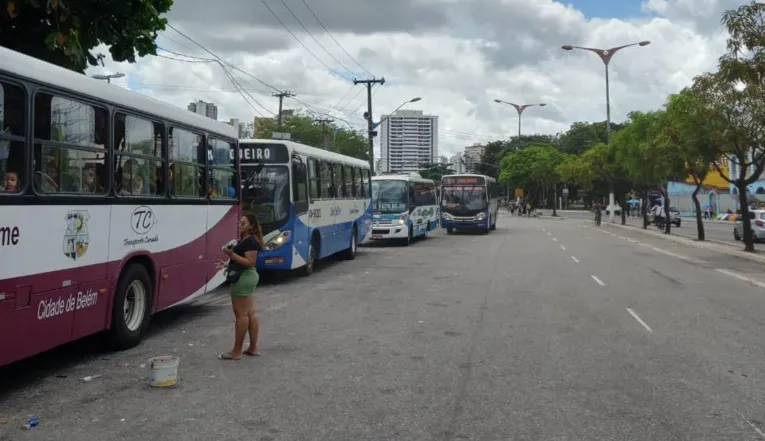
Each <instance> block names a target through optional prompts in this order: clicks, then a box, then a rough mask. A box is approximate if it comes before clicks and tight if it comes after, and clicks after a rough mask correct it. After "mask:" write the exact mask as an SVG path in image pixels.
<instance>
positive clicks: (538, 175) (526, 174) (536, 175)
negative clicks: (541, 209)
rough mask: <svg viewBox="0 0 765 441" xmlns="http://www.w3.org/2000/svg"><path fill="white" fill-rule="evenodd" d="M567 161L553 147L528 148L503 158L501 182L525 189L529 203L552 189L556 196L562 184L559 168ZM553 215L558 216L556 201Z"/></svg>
mask: <svg viewBox="0 0 765 441" xmlns="http://www.w3.org/2000/svg"><path fill="white" fill-rule="evenodd" d="M565 160H566V157H565V156H564V155H563V154H562V153H560V152H559V151H558V150H557V149H555V148H553V147H549V146H534V147H528V148H526V149H523V150H520V151H518V152H513V153H510V154H509V155H506V156H505V157H504V158H502V163H501V164H500V167H501V169H500V175H499V181H500V182H502V183H508V184H511V185H513V186H515V187H516V188H519V187H520V188H523V189H525V190H526V191H528V196H527V198H526V199H527V200H529V201H531V200H534V199H536V198H537V197H543V196H544V193H545V192H546V191H547V190H550V189H553V194H554V195H555V193H556V192H555V188H556V187H557V185H558V183H560V175H559V174H558V172H557V170H558V166H560V165H561V164H562V163H563V162H564V161H565ZM554 197H555V196H554ZM553 215H556V208H555V201H553Z"/></svg>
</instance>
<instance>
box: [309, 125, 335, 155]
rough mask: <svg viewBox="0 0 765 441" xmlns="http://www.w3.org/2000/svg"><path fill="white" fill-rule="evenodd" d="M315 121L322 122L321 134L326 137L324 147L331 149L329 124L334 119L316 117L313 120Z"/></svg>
mask: <svg viewBox="0 0 765 441" xmlns="http://www.w3.org/2000/svg"><path fill="white" fill-rule="evenodd" d="M313 122H315V123H319V124H321V134H322V138H323V139H324V149H325V150H329V137H328V136H327V124H329V123H331V122H332V120H331V119H325V118H321V119H315V120H313Z"/></svg>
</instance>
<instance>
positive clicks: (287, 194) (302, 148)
mask: <svg viewBox="0 0 765 441" xmlns="http://www.w3.org/2000/svg"><path fill="white" fill-rule="evenodd" d="M239 151H240V159H241V164H242V183H241V185H242V212H243V213H244V214H247V213H254V214H255V215H256V216H257V218H258V221H259V222H260V225H261V227H262V228H263V239H264V243H265V250H263V251H262V252H260V253H259V254H258V261H257V268H258V270H259V271H272V270H300V272H301V273H302V274H303V275H310V274H311V273H312V272H313V270H314V265H315V264H316V261H317V260H319V259H323V258H325V257H327V256H330V255H333V254H337V253H340V252H343V253H344V254H345V257H346V258H347V259H349V260H350V259H354V258H355V257H356V250H357V246H358V244H359V243H361V242H363V241H364V240H366V238H367V236H368V235H369V232H370V229H371V225H372V204H371V197H370V196H371V194H372V193H371V189H370V185H371V184H370V178H371V176H370V170H369V164H368V163H367V162H366V161H363V160H360V159H356V158H352V157H349V156H343V155H340V154H338V153H333V152H329V151H326V150H322V149H318V148H315V147H310V146H307V145H303V144H298V143H296V142H291V141H283V140H274V139H242V140H240V142H239Z"/></svg>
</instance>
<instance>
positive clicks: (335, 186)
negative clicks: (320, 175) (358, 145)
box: [327, 162, 343, 198]
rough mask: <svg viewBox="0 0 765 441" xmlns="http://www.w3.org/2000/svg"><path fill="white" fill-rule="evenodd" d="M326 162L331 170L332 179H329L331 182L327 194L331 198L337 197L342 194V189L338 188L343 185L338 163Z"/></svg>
mask: <svg viewBox="0 0 765 441" xmlns="http://www.w3.org/2000/svg"><path fill="white" fill-rule="evenodd" d="M327 164H328V165H329V169H330V171H331V172H332V180H331V181H330V182H331V184H330V186H329V195H330V197H332V198H339V197H341V196H340V195H341V194H342V190H341V189H340V188H341V187H342V186H343V178H342V172H341V170H340V164H333V163H329V162H328V163H327Z"/></svg>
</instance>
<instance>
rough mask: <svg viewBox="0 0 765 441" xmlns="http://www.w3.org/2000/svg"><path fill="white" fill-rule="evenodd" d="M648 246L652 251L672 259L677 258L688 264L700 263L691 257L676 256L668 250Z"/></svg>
mask: <svg viewBox="0 0 765 441" xmlns="http://www.w3.org/2000/svg"><path fill="white" fill-rule="evenodd" d="M641 245H642V244H641ZM646 246H647V247H650V248H651V249H652V250H654V251H656V252H657V253H661V254H664V255H667V256H671V257H675V258H677V259H680V260H685V261H686V262H693V263H696V262H698V261H697V260H694V259H691V258H690V257H686V256H681V255H680V254H675V253H672V252H669V251H667V250H662V249H661V248H656V247H652V246H650V245H646Z"/></svg>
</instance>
